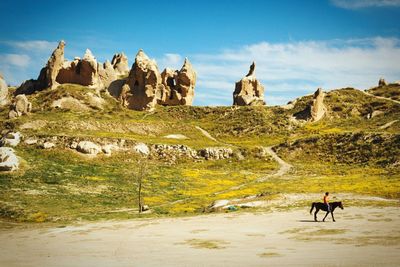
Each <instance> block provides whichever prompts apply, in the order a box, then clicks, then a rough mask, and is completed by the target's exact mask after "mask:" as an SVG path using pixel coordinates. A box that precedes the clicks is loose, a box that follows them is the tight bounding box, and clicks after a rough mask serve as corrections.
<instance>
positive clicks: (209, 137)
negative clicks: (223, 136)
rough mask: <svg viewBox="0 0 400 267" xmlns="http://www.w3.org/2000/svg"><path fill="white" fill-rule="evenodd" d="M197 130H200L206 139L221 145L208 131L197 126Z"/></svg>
mask: <svg viewBox="0 0 400 267" xmlns="http://www.w3.org/2000/svg"><path fill="white" fill-rule="evenodd" d="M196 129H197V130H199V131H200V132H201V133H202V134H203V135H204V136H205V137H207V138H208V139H210V140H212V141H214V142H217V143H220V142H219V141H218V140H217V139H215V138H214V137H212V135H211V134H210V133H209V132H207V131H206V130H204V129H203V128H201V127H199V126H196Z"/></svg>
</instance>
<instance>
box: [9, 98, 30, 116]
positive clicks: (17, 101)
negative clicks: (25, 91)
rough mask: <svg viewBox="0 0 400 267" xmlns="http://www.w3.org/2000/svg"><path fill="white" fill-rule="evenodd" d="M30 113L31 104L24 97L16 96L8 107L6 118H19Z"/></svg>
mask: <svg viewBox="0 0 400 267" xmlns="http://www.w3.org/2000/svg"><path fill="white" fill-rule="evenodd" d="M31 111H32V104H31V102H29V100H28V98H27V97H26V96H25V95H17V96H16V97H15V98H14V100H13V103H12V104H11V106H10V111H9V113H8V117H9V118H10V119H12V118H16V117H20V116H22V115H24V114H28V113H29V112H31Z"/></svg>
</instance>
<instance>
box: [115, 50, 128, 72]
mask: <svg viewBox="0 0 400 267" xmlns="http://www.w3.org/2000/svg"><path fill="white" fill-rule="evenodd" d="M111 65H112V67H113V68H114V70H115V74H116V75H121V76H123V75H127V74H128V73H129V64H128V58H127V57H126V56H125V54H124V53H117V54H115V55H114V56H113V58H112V60H111Z"/></svg>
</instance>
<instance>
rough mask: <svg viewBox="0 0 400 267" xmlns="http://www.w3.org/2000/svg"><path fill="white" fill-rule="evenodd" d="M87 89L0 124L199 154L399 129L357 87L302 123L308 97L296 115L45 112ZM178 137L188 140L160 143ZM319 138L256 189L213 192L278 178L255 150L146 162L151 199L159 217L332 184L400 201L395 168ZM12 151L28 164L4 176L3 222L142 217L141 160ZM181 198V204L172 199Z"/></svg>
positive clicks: (389, 109) (391, 114)
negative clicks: (350, 155) (354, 156)
mask: <svg viewBox="0 0 400 267" xmlns="http://www.w3.org/2000/svg"><path fill="white" fill-rule="evenodd" d="M85 90H88V89H86V88H83V87H79V86H65V87H63V89H62V90H57V91H50V92H49V91H43V92H41V93H39V94H38V95H36V96H30V99H31V101H32V102H33V104H34V107H35V112H34V113H32V114H31V115H29V116H23V117H20V118H19V119H18V120H12V121H9V120H3V121H1V122H0V123H1V124H2V126H3V128H16V129H21V126H22V125H24V124H25V125H26V123H34V124H35V123H36V122H38V121H39V122H44V123H45V124H44V126H43V125H42V127H38V128H36V129H35V128H33V129H32V128H31V129H21V131H22V132H23V134H25V135H26V136H32V135H40V136H53V135H66V136H83V137H87V138H93V137H110V138H124V139H132V140H136V141H143V142H146V143H150V144H151V143H170V144H177V143H179V144H185V145H188V146H190V147H193V148H202V147H207V146H227V145H228V144H230V145H233V146H234V147H236V148H235V149H239V148H240V149H245V151H252V150H253V149H254V148H255V147H257V146H267V145H278V144H282V143H291V142H295V141H296V140H298V142H299V143H302V140H308V139H310V138H313V137H319V138H321V140H325V139H324V137H325V136H327V137H331V136H332V135H334V136H335V135H343V134H347V133H352V132H360V131H362V133H363V134H369V133H374V134H377V135H388V134H398V133H399V130H400V125H399V123H395V124H393V125H392V126H391V127H389V128H387V129H384V130H381V129H379V127H380V126H381V125H383V124H385V123H387V122H390V121H392V120H394V119H396V118H398V117H399V115H400V114H399V113H400V108H399V105H397V104H394V103H392V102H389V101H386V100H380V99H376V98H373V97H370V96H366V95H364V94H362V93H361V92H359V91H357V90H354V89H342V90H335V91H332V92H330V93H328V94H327V96H326V99H325V103H326V105H327V107H328V116H327V117H326V118H324V119H323V120H322V121H320V122H317V123H307V124H303V125H301V124H293V123H291V122H290V120H289V117H290V116H291V115H292V114H294V113H295V112H298V111H301V110H303V109H304V108H305V107H306V105H307V104H308V103H309V101H310V97H303V98H301V99H299V100H298V101H297V103H296V105H295V107H294V109H293V110H284V109H282V108H279V107H240V108H232V107H159V108H158V109H157V110H156V111H155V112H154V113H151V114H147V113H143V112H136V111H132V110H126V109H121V108H120V107H118V105H117V104H116V102H115V100H113V99H112V98H109V97H106V96H105V99H106V101H107V104H106V108H105V109H104V110H97V109H93V110H92V111H89V112H85V113H80V112H73V111H62V110H51V109H49V108H48V106H49V103H50V102H51V101H52V100H54V99H58V98H59V97H61V96H74V97H76V98H79V99H81V100H82V101H83V102H85V101H86V100H85V98H84V97H82V91H85ZM373 110H382V111H384V112H385V114H383V115H380V116H377V117H375V118H372V119H370V120H367V119H366V116H367V114H368V113H370V112H372V111H373ZM6 112H7V111H6V110H2V111H0V116H1V117H2V118H4V117H5V115H6ZM195 126H200V127H202V128H203V129H206V130H207V131H208V132H210V133H211V134H212V135H213V136H214V137H216V138H217V139H218V140H219V141H220V142H215V141H212V140H210V139H208V138H206V137H205V136H203V135H202V134H201V132H200V131H199V130H197V129H196V128H195ZM178 133H179V134H184V135H186V136H187V137H189V139H187V140H173V139H166V138H164V136H165V135H168V134H178ZM327 140H329V139H327ZM396 140H397V139H396ZM321 142H322V143H321V145H320V146H313V145H309V146H307V147H305V148H307V149H305V148H304V149H302V150H300V152H298V153H295V154H293V155H291V153H290V149H291V147H288V148H287V149H288V151H289V152H287V151H286V152H284V151H283V150H281V151H280V152H279V153H280V154H281V155H282V156H283V157H284V158H285V159H286V160H287V161H288V162H289V163H291V164H293V165H294V166H295V170H293V171H292V172H291V173H290V174H289V175H288V176H285V177H275V178H271V179H269V180H267V181H265V182H263V183H250V184H249V185H247V186H244V187H242V188H241V189H239V190H228V192H226V193H223V194H219V195H214V193H215V192H219V191H222V190H226V189H229V188H231V187H233V186H235V185H239V184H243V183H249V182H251V181H254V180H255V179H257V178H259V177H262V176H265V175H266V174H268V173H273V172H274V171H275V170H276V169H277V168H278V165H277V163H276V162H274V161H272V160H271V159H270V158H268V157H267V158H264V159H260V158H257V157H255V156H254V155H253V154H249V155H247V157H246V159H245V160H243V161H238V160H237V159H231V160H223V161H200V162H192V161H187V160H180V161H178V163H177V164H175V165H168V164H166V163H164V162H158V161H155V160H152V161H149V162H148V170H149V175H148V177H147V178H146V181H145V189H144V194H145V203H146V204H148V205H150V206H151V207H152V208H153V210H154V214H156V215H157V214H181V213H192V212H199V211H202V209H203V208H204V207H206V206H207V205H209V204H210V203H211V202H212V201H213V200H216V199H223V198H237V197H244V196H246V195H253V194H259V193H262V192H264V193H267V194H268V195H269V196H271V197H273V196H275V195H277V194H279V193H307V192H315V193H318V192H322V191H325V190H327V187H328V188H329V190H331V191H334V192H352V193H361V194H370V195H376V196H384V197H390V198H398V197H399V196H398V188H399V185H400V175H399V172H398V170H397V169H396V168H390V167H387V166H383V165H379V164H377V163H376V161H371V162H366V163H365V162H351V163H349V162H341V161H340V160H338V158H337V157H335V155H336V154H335V153H338V152H337V151H334V150H323V149H322V150H321V149H317V148H320V147H322V148H324V144H325V143H324V142H323V141H321ZM326 142H327V141H326ZM360 145H361V146H362V145H363V144H362V143H361V144H360ZM390 147H393V146H392V143H390V142H389V143H384V146H382V147H381V148H382V149H385V148H390ZM16 150H17V153H18V156H20V157H21V158H22V159H23V160H24V161H23V164H22V167H21V170H20V171H18V172H16V173H12V174H10V173H7V174H4V173H3V174H0V191H1V194H0V201H1V202H0V203H1V206H0V207H1V209H0V213H1V215H3V217H6V218H12V219H15V220H21V221H45V220H51V221H54V220H60V221H70V220H76V219H78V218H83V219H97V218H116V217H124V218H127V217H132V216H136V213H135V212H132V209H134V208H135V207H136V193H135V186H136V185H135V183H134V181H133V175H134V172H135V171H134V170H135V168H136V166H137V162H138V160H139V159H138V157H137V156H136V155H135V154H131V153H119V154H118V153H116V154H113V155H112V156H111V157H105V156H99V157H96V158H87V157H83V156H82V155H79V154H78V153H75V152H73V151H71V150H63V149H52V150H39V149H35V148H32V147H28V146H26V145H21V146H19V147H18V148H17V149H16ZM321 151H322V152H323V153H324V154H327V155H329V157H327V158H329V160H325V159H324V157H322V156H321V155H323V154H318V153H322V152H321ZM393 153H399V152H398V150H396V151H395V152H393ZM310 155H311V156H310ZM316 155H318V156H316ZM332 155H333V156H332ZM397 156H398V154H397ZM177 200H182V201H181V202H174V201H177ZM171 203H172V204H171ZM127 209H128V210H127ZM129 209H130V210H129Z"/></svg>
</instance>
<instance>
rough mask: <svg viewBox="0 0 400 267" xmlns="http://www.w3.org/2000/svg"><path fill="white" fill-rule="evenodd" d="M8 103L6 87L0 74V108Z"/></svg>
mask: <svg viewBox="0 0 400 267" xmlns="http://www.w3.org/2000/svg"><path fill="white" fill-rule="evenodd" d="M7 103H8V85H7V83H6V81H5V80H4V78H3V76H2V75H1V73H0V107H2V106H4V105H6V104H7Z"/></svg>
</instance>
